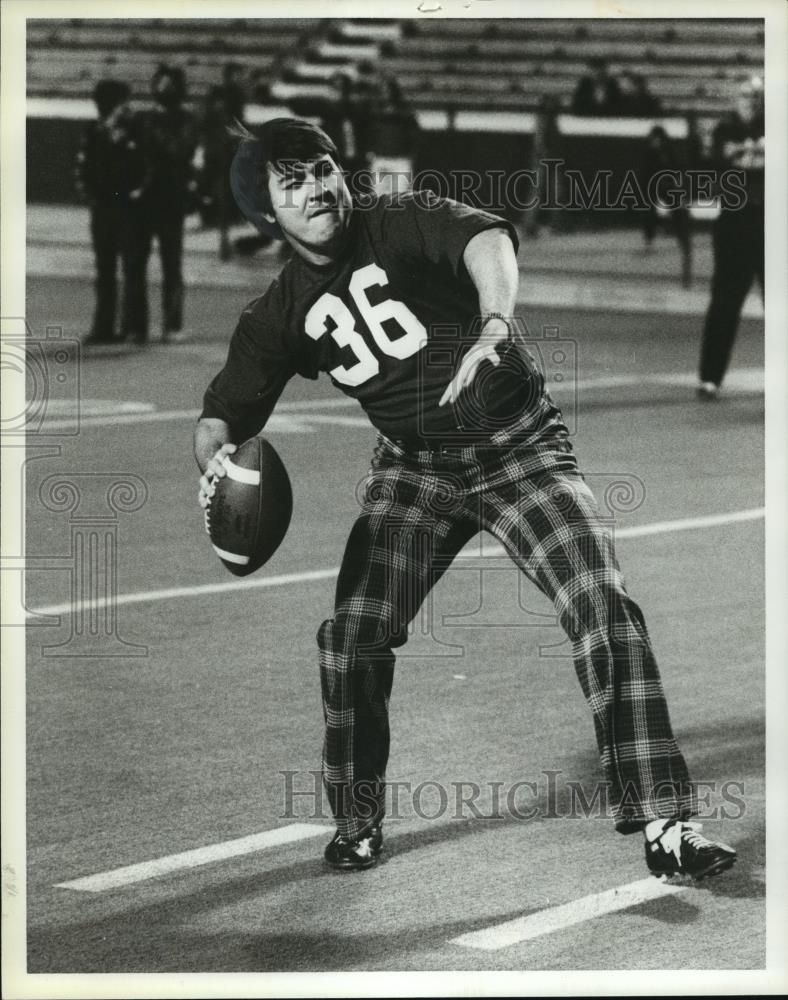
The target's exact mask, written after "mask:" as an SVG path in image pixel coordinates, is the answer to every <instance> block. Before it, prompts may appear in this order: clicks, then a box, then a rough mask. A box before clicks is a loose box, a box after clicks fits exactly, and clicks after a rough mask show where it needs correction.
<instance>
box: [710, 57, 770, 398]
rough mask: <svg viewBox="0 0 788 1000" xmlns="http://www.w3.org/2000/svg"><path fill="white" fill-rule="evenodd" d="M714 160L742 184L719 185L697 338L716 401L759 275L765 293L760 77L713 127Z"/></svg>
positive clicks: (744, 87)
mask: <svg viewBox="0 0 788 1000" xmlns="http://www.w3.org/2000/svg"><path fill="white" fill-rule="evenodd" d="M712 164H713V166H714V168H715V169H716V171H717V177H718V182H719V178H720V176H721V175H722V174H723V173H724V172H726V171H731V170H734V171H738V172H739V173H740V178H741V181H742V186H743V194H744V197H743V198H742V197H741V196H740V194H741V193H740V192H736V191H731V189H730V184H725V185H724V186H723V185H719V186H718V193H719V195H720V214H719V215H718V217H717V219H716V221H715V223H714V234H713V246H714V273H713V275H712V279H711V301H710V302H709V308H708V311H707V313H706V319H705V322H704V326H703V338H702V341H701V350H700V364H699V373H698V389H697V392H698V396H699V397H700V398H701V399H704V400H714V399H716V398H717V396H718V395H719V390H720V386H721V385H722V381H723V379H724V378H725V372H726V371H727V369H728V362H729V361H730V356H731V350H732V348H733V343H734V341H735V339H736V331H737V330H738V327H739V319H740V317H741V310H742V306H743V305H744V300H745V299H746V298H747V294H748V292H749V291H750V288H751V287H752V283H753V280H754V279H755V278H757V279H758V283H759V285H760V289H761V298H763V295H764V284H763V258H764V105H763V81H762V80H761V78H760V77H753V78H752V79H750V80H748V81H746V82H745V83H744V84H742V86H741V88H740V91H739V98H738V102H737V107H736V110H735V111H734V112H732V113H731V114H730V115H728V116H727V117H726V118H724V119H723V120H722V121H721V122H720V123H719V124H718V125H717V127H716V128H715V130H714V135H713V139H712Z"/></svg>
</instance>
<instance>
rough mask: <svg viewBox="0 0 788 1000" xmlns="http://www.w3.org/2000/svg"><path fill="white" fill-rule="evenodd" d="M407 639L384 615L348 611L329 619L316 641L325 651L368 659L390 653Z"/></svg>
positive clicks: (319, 631)
mask: <svg viewBox="0 0 788 1000" xmlns="http://www.w3.org/2000/svg"><path fill="white" fill-rule="evenodd" d="M404 641H405V638H404V637H402V636H399V635H398V634H395V633H394V632H392V631H391V630H390V629H388V627H387V622H386V620H385V618H375V617H372V616H370V615H353V614H351V613H348V612H341V613H338V614H336V615H335V616H334V617H333V618H327V619H326V620H325V621H324V622H323V624H322V625H321V626H320V628H319V629H318V631H317V644H318V647H319V648H320V650H321V651H322V652H324V653H334V654H340V655H344V656H347V657H348V658H349V659H350V660H353V659H354V658H355V657H356V656H359V655H360V656H364V657H365V658H369V657H374V656H384V657H385V656H388V655H390V654H391V650H392V647H394V646H401V645H403V643H404Z"/></svg>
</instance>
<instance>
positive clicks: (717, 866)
mask: <svg viewBox="0 0 788 1000" xmlns="http://www.w3.org/2000/svg"><path fill="white" fill-rule="evenodd" d="M735 864H736V858H735V857H733V858H720V859H719V861H715V862H714V863H713V864H711V865H709V867H708V868H704V869H703V871H702V872H696V873H695V874H694V875H690V874H689V873H687V872H654V871H651V872H650V873H651V875H652V876H653V877H654V878H675V877H677V876H678V877H679V878H692V879H694V881H696V882H702V881H703V879H705V878H714V876H715V875H722V873H723V872H726V871H727V870H728V869H729V868H732V867H733V866H734V865H735ZM649 871H650V869H649Z"/></svg>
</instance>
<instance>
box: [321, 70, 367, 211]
mask: <svg viewBox="0 0 788 1000" xmlns="http://www.w3.org/2000/svg"><path fill="white" fill-rule="evenodd" d="M362 66H363V70H362V67H359V69H360V76H359V77H358V78H356V77H354V75H353V74H352V73H351V72H350V71H347V70H341V71H339V72H337V73H335V74H334V75H333V76H332V77H331V81H330V82H331V89H332V93H331V96H330V98H329V99H328V101H327V102H326V103H325V104H324V106H323V107H322V108H321V118H322V120H323V128H324V129H325V130H326V132H327V133H328V135H329V136H330V137H331V138H332V139H333V140H334V142H335V143H336V147H337V149H338V150H339V154H340V157H341V159H342V164H343V166H344V168H345V171H346V176H347V179H348V183H349V185H350V188H351V190H353V191H355V190H356V184H355V181H356V180H357V178H358V175H359V173H360V172H362V171H366V170H368V169H369V166H370V163H371V149H370V145H369V140H370V128H371V123H372V110H373V107H374V106H375V103H376V97H377V96H378V93H377V88H376V86H375V81H374V78H373V76H372V74H371V67H369V66H368V65H367V64H362Z"/></svg>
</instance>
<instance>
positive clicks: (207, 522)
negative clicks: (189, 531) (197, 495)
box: [203, 475, 218, 536]
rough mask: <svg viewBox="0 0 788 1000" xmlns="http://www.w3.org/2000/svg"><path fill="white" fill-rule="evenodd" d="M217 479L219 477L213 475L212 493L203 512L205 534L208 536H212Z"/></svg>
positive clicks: (210, 482)
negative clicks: (212, 516) (213, 505)
mask: <svg viewBox="0 0 788 1000" xmlns="http://www.w3.org/2000/svg"><path fill="white" fill-rule="evenodd" d="M217 479H218V476H216V475H213V476H211V478H210V481H209V485H210V487H211V492H210V493H209V494H208V502H207V503H206V505H205V508H204V510H203V517H204V519H205V533H206V535H208V536H210V534H211V500H212V499H213V495H214V493H215V492H216V480H217Z"/></svg>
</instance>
